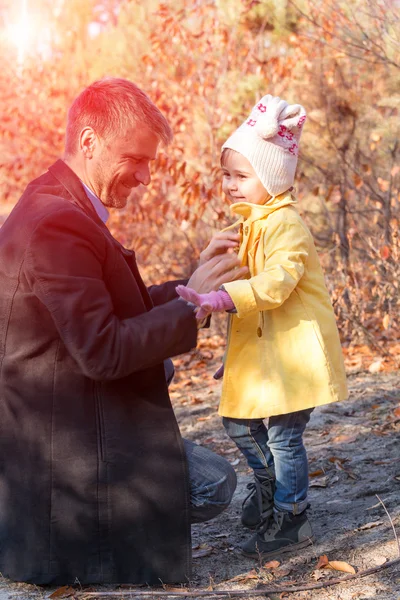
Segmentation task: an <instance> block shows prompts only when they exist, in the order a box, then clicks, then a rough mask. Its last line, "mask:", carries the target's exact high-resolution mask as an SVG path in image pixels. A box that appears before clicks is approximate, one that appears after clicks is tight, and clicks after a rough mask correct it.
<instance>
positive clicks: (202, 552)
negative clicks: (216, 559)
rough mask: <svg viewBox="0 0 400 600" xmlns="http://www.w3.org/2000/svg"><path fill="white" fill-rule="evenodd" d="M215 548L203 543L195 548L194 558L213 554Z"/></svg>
mask: <svg viewBox="0 0 400 600" xmlns="http://www.w3.org/2000/svg"><path fill="white" fill-rule="evenodd" d="M212 552H213V548H211V546H206V545H201V546H198V548H196V549H193V551H192V557H193V558H204V557H205V556H209V555H210V554H212Z"/></svg>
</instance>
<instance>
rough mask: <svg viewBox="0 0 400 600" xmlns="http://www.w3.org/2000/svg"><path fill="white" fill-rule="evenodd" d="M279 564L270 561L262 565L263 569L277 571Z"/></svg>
mask: <svg viewBox="0 0 400 600" xmlns="http://www.w3.org/2000/svg"><path fill="white" fill-rule="evenodd" d="M280 564H281V563H280V562H279V561H278V560H270V561H268V562H266V563H265V564H264V565H263V569H277V568H278V567H279V565H280Z"/></svg>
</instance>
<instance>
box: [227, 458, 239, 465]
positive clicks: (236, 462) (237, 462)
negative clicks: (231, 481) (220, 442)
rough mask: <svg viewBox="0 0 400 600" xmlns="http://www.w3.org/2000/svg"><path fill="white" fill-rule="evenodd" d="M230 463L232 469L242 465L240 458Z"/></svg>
mask: <svg viewBox="0 0 400 600" xmlns="http://www.w3.org/2000/svg"><path fill="white" fill-rule="evenodd" d="M229 462H230V464H231V465H232V467H235V466H236V465H238V464H239V463H240V458H235V459H234V460H230V461H229Z"/></svg>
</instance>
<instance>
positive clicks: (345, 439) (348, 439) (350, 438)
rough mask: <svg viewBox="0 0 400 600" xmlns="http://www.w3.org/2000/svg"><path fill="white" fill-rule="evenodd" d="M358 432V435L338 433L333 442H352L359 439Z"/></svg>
mask: <svg viewBox="0 0 400 600" xmlns="http://www.w3.org/2000/svg"><path fill="white" fill-rule="evenodd" d="M357 437H358V436H357V434H356V435H345V434H342V435H338V436H336V437H335V438H333V440H332V442H334V443H335V444H340V443H344V444H350V443H351V442H355V441H356V439H357Z"/></svg>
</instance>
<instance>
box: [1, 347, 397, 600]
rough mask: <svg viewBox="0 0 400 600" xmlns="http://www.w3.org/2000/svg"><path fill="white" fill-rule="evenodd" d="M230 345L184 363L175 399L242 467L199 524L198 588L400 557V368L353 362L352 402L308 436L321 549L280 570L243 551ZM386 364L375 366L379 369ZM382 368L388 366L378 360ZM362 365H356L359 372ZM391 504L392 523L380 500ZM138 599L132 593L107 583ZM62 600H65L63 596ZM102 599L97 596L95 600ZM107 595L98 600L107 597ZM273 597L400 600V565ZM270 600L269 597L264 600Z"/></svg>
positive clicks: (324, 576) (21, 594) (201, 351)
mask: <svg viewBox="0 0 400 600" xmlns="http://www.w3.org/2000/svg"><path fill="white" fill-rule="evenodd" d="M221 341H222V338H221V339H220V338H218V337H217V336H214V337H212V336H209V337H208V338H207V339H204V340H203V343H201V344H200V347H199V348H198V349H197V350H195V351H193V352H192V353H191V354H189V355H185V356H184V357H182V358H179V359H178V360H177V361H175V362H176V367H177V376H176V378H175V382H174V383H173V384H172V386H171V397H172V401H173V404H174V408H175V411H176V415H177V419H178V421H179V424H180V427H181V430H182V433H183V435H184V436H186V437H188V438H190V439H191V440H193V441H195V442H199V443H201V444H204V445H206V446H207V447H209V448H211V449H212V450H215V451H216V452H219V453H220V454H222V455H224V456H225V457H226V458H227V459H228V460H229V461H230V462H231V463H232V464H233V465H234V467H235V469H236V472H237V475H238V487H237V491H236V493H235V496H234V499H233V502H232V504H231V506H230V507H229V508H228V510H227V511H226V512H225V513H223V514H222V515H220V516H219V517H218V518H216V519H214V520H213V521H210V522H208V523H204V524H200V525H195V526H194V527H193V549H194V550H193V555H194V561H193V563H194V564H193V580H192V582H191V584H190V590H192V592H194V591H195V590H199V589H201V590H206V589H210V586H211V588H212V589H215V590H224V589H231V590H248V595H247V596H246V598H253V597H256V594H255V592H252V589H253V588H255V587H256V586H257V585H259V584H265V585H268V586H270V585H271V584H277V585H279V586H280V585H282V586H283V585H288V584H289V583H291V584H292V585H300V584H301V585H303V584H310V583H314V584H315V583H316V582H319V583H321V582H323V583H326V582H328V581H329V579H330V578H337V577H343V576H345V575H346V573H343V572H340V571H334V570H332V569H327V568H320V569H318V568H317V564H318V561H319V558H320V557H321V556H323V555H326V556H327V558H328V560H329V561H342V562H345V563H347V564H349V565H351V566H352V567H354V569H355V571H356V572H361V571H363V570H366V569H368V568H371V567H376V566H382V565H384V563H385V561H388V560H395V559H397V558H400V546H398V543H397V541H396V538H395V534H394V531H393V528H392V525H391V522H390V519H391V520H392V522H393V524H394V527H395V531H396V533H397V534H398V535H399V536H400V460H399V455H400V441H399V433H400V390H399V382H400V380H399V374H398V371H390V372H382V371H378V372H376V373H373V372H371V371H375V370H376V367H373V368H372V369H371V371H370V370H368V368H366V367H365V365H363V361H362V360H361V359H360V360H348V361H347V364H348V370H349V387H350V399H349V400H348V401H346V402H342V403H338V404H331V405H327V406H324V407H321V408H319V409H317V410H316V411H315V412H314V413H313V416H312V419H311V421H310V424H309V426H308V428H307V430H306V434H305V442H306V446H307V449H308V456H309V463H310V495H309V499H310V504H311V508H310V510H309V516H310V520H311V522H312V526H313V529H314V534H315V542H314V544H313V545H312V546H310V547H309V548H306V549H305V550H302V551H301V552H299V553H298V554H297V555H293V556H290V557H285V558H283V557H282V558H278V559H277V561H278V562H279V565H277V564H275V563H272V564H268V563H267V565H265V564H264V563H263V561H258V560H253V559H249V558H247V557H244V556H243V555H242V554H241V553H240V550H239V545H240V543H241V542H242V541H244V540H245V539H246V536H248V535H249V532H247V531H246V530H245V529H244V528H243V527H242V526H241V524H240V510H241V504H242V501H243V499H244V497H245V495H246V492H247V490H246V485H247V483H248V482H250V481H251V474H250V472H249V469H248V468H247V467H246V463H245V461H244V459H243V458H242V457H241V455H240V453H239V452H238V451H237V450H236V448H235V446H234V445H233V443H232V442H231V441H230V440H229V438H228V437H227V435H226V434H225V432H224V430H223V427H222V425H221V421H220V418H219V417H218V415H217V410H216V409H217V405H218V398H219V393H220V387H221V384H220V383H219V382H216V381H215V380H213V379H212V373H213V370H214V369H215V368H216V367H218V365H219V357H220V354H221V348H220V344H221ZM371 362H372V364H374V363H375V365H376V363H377V361H376V360H375V359H372V358H371V359H370V363H371ZM378 362H379V361H378ZM354 365H356V366H354ZM379 499H380V500H381V501H382V503H383V504H384V506H385V507H386V510H387V511H388V513H389V515H390V518H389V517H388V516H387V514H386V512H385V509H384V507H383V505H382V503H381V502H380V500H379ZM54 591H55V589H54V588H52V589H49V588H37V587H35V586H27V585H21V584H19V585H18V584H12V583H10V582H8V581H6V580H3V581H2V583H1V584H0V600H5V599H6V598H7V599H8V598H10V599H12V598H21V599H22V600H25V599H27V598H43V597H48V596H49V595H50V594H51V593H54ZM91 591H92V592H93V591H96V592H103V593H104V592H108V593H110V592H112V591H114V592H116V593H117V594H118V597H119V598H129V597H130V598H132V597H134V596H132V595H130V594H129V592H128V591H127V590H126V588H119V589H118V588H115V587H113V588H112V587H110V586H100V587H97V588H95V589H94V590H93V589H92V590H91ZM58 597H62V596H61V593H60V595H59V596H58ZM92 597H93V596H92ZM100 597H101V596H98V598H100ZM267 597H268V598H270V600H277V599H278V598H279V599H280V598H288V599H289V600H292V599H293V600H300V599H302V600H304V599H307V600H355V599H360V600H361V599H362V600H372V599H374V600H400V566H399V564H397V565H395V566H393V567H392V568H388V569H381V570H380V571H378V572H376V573H374V574H373V575H370V576H367V577H365V578H358V579H356V580H353V581H350V582H348V583H341V584H339V585H335V586H331V587H326V588H324V589H318V590H310V591H301V592H296V593H292V594H287V595H286V594H282V593H281V592H276V593H273V594H269V595H268V596H267ZM264 598H265V596H264Z"/></svg>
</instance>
